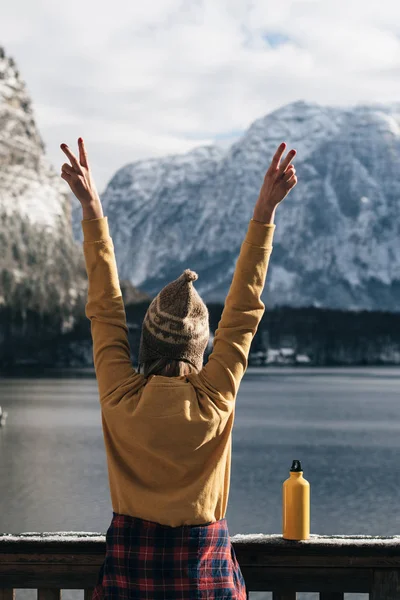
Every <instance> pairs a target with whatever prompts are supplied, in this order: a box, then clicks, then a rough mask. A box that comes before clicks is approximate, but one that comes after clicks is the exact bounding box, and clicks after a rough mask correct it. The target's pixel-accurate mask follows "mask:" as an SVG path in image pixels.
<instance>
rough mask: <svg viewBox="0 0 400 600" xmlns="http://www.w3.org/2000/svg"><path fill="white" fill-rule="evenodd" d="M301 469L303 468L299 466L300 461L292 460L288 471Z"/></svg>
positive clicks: (296, 471)
mask: <svg viewBox="0 0 400 600" xmlns="http://www.w3.org/2000/svg"><path fill="white" fill-rule="evenodd" d="M302 470H303V469H302V468H301V462H300V461H299V460H294V461H293V464H292V468H291V469H290V471H291V472H295V473H298V472H299V471H302Z"/></svg>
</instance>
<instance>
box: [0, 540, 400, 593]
mask: <svg viewBox="0 0 400 600" xmlns="http://www.w3.org/2000/svg"><path fill="white" fill-rule="evenodd" d="M231 542H232V546H233V547H234V550H235V554H236V557H237V559H238V562H239V565H240V568H241V571H242V573H243V577H244V579H245V581H246V587H247V592H248V594H249V593H250V592H252V591H257V592H265V591H272V592H273V598H274V600H295V599H296V592H319V593H320V600H343V599H344V593H346V592H347V593H367V594H369V597H370V600H400V536H389V537H383V536H382V537H380V536H369V535H315V534H312V535H311V536H310V538H309V539H308V540H302V541H289V540H284V539H283V538H282V536H281V535H269V534H263V533H251V534H236V535H234V536H231ZM105 553H106V537H105V534H102V533H98V532H87V531H78V532H76V531H58V532H25V533H21V534H9V533H4V534H0V600H14V598H15V589H17V588H22V589H25V588H34V589H38V597H39V598H40V600H61V590H62V589H76V590H79V589H80V590H84V600H91V597H92V593H93V588H94V586H95V585H96V582H97V579H98V574H99V570H100V567H101V565H102V564H103V561H104V558H105Z"/></svg>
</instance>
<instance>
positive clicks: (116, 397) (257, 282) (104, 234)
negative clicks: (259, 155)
mask: <svg viewBox="0 0 400 600" xmlns="http://www.w3.org/2000/svg"><path fill="white" fill-rule="evenodd" d="M82 229H83V234H84V242H83V250H84V256H85V261H86V270H87V274H88V278H89V290H88V300H87V304H86V316H87V317H88V318H89V319H90V321H91V333H92V339H93V358H94V366H95V370H96V378H97V384H98V390H99V398H100V404H101V415H102V426H103V434H104V443H105V449H106V456H107V466H108V478H109V485H110V493H111V502H112V508H113V511H114V512H116V513H120V514H125V515H131V516H135V517H140V518H142V519H147V520H149V521H155V522H157V523H161V524H164V525H169V526H171V527H177V526H180V525H200V524H205V523H210V522H214V521H217V520H219V519H222V518H224V517H225V513H226V509H227V505H228V495H229V486H230V468H231V443H232V427H233V423H234V413H235V401H236V395H237V392H238V389H239V385H240V381H241V379H242V377H243V375H244V372H245V370H246V368H247V359H248V354H249V350H250V345H251V342H252V340H253V337H254V335H255V333H256V331H257V327H258V324H259V322H260V320H261V317H262V315H263V313H264V310H265V306H264V304H263V302H262V301H261V299H260V296H261V292H262V290H263V288H264V284H265V278H266V273H267V268H268V262H269V257H270V254H271V250H272V238H273V233H274V229H275V226H274V225H265V224H264V223H259V222H257V221H254V220H250V223H249V226H248V231H247V234H246V237H245V240H244V242H243V243H242V246H241V250H240V255H239V258H238V260H237V264H236V269H235V273H234V276H233V280H232V284H231V287H230V290H229V293H228V295H227V297H226V301H225V308H224V311H223V313H222V317H221V320H220V322H219V324H218V329H217V330H216V332H215V337H214V345H213V352H212V354H211V356H210V357H209V359H208V362H207V364H206V365H205V366H204V367H203V369H202V371H201V372H200V373H199V374H190V375H188V376H186V377H163V376H158V375H156V376H154V375H153V376H151V377H150V378H148V379H145V378H144V377H143V375H141V374H139V373H138V372H137V371H136V370H135V369H134V367H133V366H132V361H131V358H130V348H129V342H128V330H127V326H126V316H125V308H124V304H123V300H122V296H121V289H120V285H119V279H118V272H117V265H116V261H115V255H114V246H113V242H112V238H111V237H110V234H109V228H108V220H107V217H102V218H100V219H92V220H84V221H82Z"/></svg>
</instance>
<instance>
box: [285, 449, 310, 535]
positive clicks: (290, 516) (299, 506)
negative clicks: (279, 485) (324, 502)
mask: <svg viewBox="0 0 400 600" xmlns="http://www.w3.org/2000/svg"><path fill="white" fill-rule="evenodd" d="M282 495H283V536H282V537H283V538H284V539H286V540H307V539H308V538H309V537H310V484H309V483H308V481H307V480H306V479H304V477H303V469H302V468H301V462H300V461H299V460H294V461H293V464H292V468H291V469H290V477H289V479H286V481H284V482H283V494H282Z"/></svg>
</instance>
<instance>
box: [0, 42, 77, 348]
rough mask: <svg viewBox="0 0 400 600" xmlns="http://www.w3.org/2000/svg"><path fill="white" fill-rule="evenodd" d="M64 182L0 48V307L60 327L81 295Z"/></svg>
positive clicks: (12, 65) (17, 77) (23, 88)
mask: <svg viewBox="0 0 400 600" xmlns="http://www.w3.org/2000/svg"><path fill="white" fill-rule="evenodd" d="M70 212H71V209H70V201H69V197H68V190H67V189H66V185H65V182H64V181H62V180H61V178H60V176H59V175H58V174H57V173H56V172H55V170H54V168H53V167H52V166H51V165H50V163H49V162H48V160H47V158H46V155H45V148H44V144H43V141H42V138H41V136H40V134H39V131H38V129H37V126H36V123H35V119H34V114H33V110H32V104H31V99H30V96H29V93H28V91H27V89H26V85H25V83H24V81H23V80H22V79H21V77H20V74H19V72H18V69H17V66H16V64H15V62H14V60H13V59H12V58H11V57H7V56H6V55H5V52H4V50H3V49H2V48H0V239H1V252H0V308H3V309H7V308H8V307H12V311H13V315H20V316H21V315H22V316H23V317H24V318H26V316H27V314H28V313H29V311H34V312H35V313H40V314H41V315H43V314H51V315H54V317H55V319H56V320H57V323H58V324H59V326H60V327H62V328H65V327H68V323H69V322H70V319H71V314H72V313H73V312H74V309H75V307H78V306H81V305H82V301H83V299H84V295H85V291H86V290H85V286H86V281H85V280H86V273H85V270H84V264H83V261H82V250H81V248H79V246H78V245H77V243H76V241H75V240H74V237H73V235H72V224H71V215H70ZM1 338H2V336H1V335H0V341H1Z"/></svg>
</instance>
